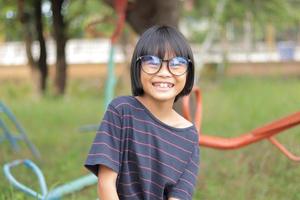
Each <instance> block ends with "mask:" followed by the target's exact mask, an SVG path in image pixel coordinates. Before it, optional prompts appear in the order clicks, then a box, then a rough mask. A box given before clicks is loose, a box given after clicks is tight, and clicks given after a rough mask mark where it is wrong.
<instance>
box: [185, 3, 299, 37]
mask: <svg viewBox="0 0 300 200" xmlns="http://www.w3.org/2000/svg"><path fill="white" fill-rule="evenodd" d="M219 2H221V0H212V1H205V2H204V1H201V0H196V1H195V7H194V9H193V10H192V11H189V12H186V13H185V14H184V16H185V17H187V18H193V19H194V20H195V21H199V20H203V19H204V20H207V21H210V20H211V19H212V18H213V16H214V15H215V10H216V7H217V4H218V3H219ZM299 13H300V2H299V1H298V0H287V1H283V0H269V1H259V0H250V1H249V0H242V1H241V0H226V4H225V8H224V11H223V13H222V16H221V18H220V21H219V24H220V26H221V27H222V28H225V26H226V25H227V24H228V23H231V24H232V25H233V26H234V27H235V29H237V30H238V29H243V26H244V22H245V20H250V22H251V23H252V25H253V26H254V30H255V31H256V33H255V34H256V37H255V38H256V39H262V38H263V37H264V34H263V33H264V32H265V27H266V25H267V24H271V25H273V26H274V27H275V28H276V30H277V31H278V32H285V31H288V30H290V29H291V28H294V27H298V26H299V22H300V14H299ZM190 31H193V26H191V30H190ZM195 34H196V35H197V36H196V38H197V37H198V35H199V33H197V32H196V33H195ZM198 39H200V40H199V41H198V42H201V41H202V40H201V38H198Z"/></svg>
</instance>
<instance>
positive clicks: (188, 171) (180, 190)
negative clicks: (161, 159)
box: [168, 144, 199, 200]
mask: <svg viewBox="0 0 300 200" xmlns="http://www.w3.org/2000/svg"><path fill="white" fill-rule="evenodd" d="M198 172H199V145H198V144H195V145H194V150H193V153H192V155H191V158H190V160H189V162H188V163H187V167H186V168H185V170H184V172H183V173H182V175H181V176H180V178H179V180H178V181H177V183H176V184H175V185H174V186H173V187H171V188H170V190H169V193H168V197H169V198H170V197H174V198H178V199H180V200H192V197H193V193H194V190H195V186H196V183H197V176H198Z"/></svg>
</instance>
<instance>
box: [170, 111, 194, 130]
mask: <svg viewBox="0 0 300 200" xmlns="http://www.w3.org/2000/svg"><path fill="white" fill-rule="evenodd" d="M174 121H176V122H177V124H176V126H177V127H178V128H186V127H190V126H193V123H192V122H190V121H189V120H187V119H185V118H184V117H183V116H181V115H180V114H179V113H177V112H176V111H175V110H174Z"/></svg>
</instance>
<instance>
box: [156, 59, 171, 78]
mask: <svg viewBox="0 0 300 200" xmlns="http://www.w3.org/2000/svg"><path fill="white" fill-rule="evenodd" d="M161 65H162V66H161V68H160V70H159V71H158V72H157V75H158V76H172V74H171V73H170V71H169V69H168V62H166V61H163V62H162V64H161Z"/></svg>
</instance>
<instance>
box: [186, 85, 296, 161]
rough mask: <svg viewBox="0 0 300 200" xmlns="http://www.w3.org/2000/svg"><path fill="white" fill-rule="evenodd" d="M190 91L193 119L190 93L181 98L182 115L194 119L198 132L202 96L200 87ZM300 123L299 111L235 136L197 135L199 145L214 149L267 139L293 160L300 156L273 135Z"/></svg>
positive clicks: (226, 148)
mask: <svg viewBox="0 0 300 200" xmlns="http://www.w3.org/2000/svg"><path fill="white" fill-rule="evenodd" d="M192 93H194V95H195V97H196V108H195V109H194V110H195V116H194V119H192V117H191V113H190V102H191V99H190V97H191V95H189V96H185V97H184V98H183V102H182V103H183V104H182V108H183V109H182V110H183V115H184V117H185V118H186V119H188V120H190V121H194V123H195V126H196V128H197V130H198V133H200V132H201V121H202V98H201V92H200V89H198V88H197V87H194V88H193V91H192ZM299 124H300V112H297V113H294V114H291V115H288V116H286V117H283V118H281V119H279V120H276V121H273V122H271V123H268V124H266V125H264V126H262V127H259V128H256V129H254V130H252V131H250V132H248V133H245V134H243V135H241V136H238V137H235V138H223V137H216V136H209V135H206V134H201V135H199V145H202V146H205V147H210V148H214V149H221V150H228V149H238V148H241V147H244V146H246V145H249V144H252V143H255V142H258V141H261V140H264V139H268V140H269V141H270V142H271V143H272V144H273V145H275V146H276V147H277V148H278V149H279V150H280V151H281V152H282V153H283V154H284V155H286V156H287V157H288V158H289V159H291V160H293V161H298V162H299V161H300V156H296V155H294V154H292V153H291V152H290V151H289V150H287V149H286V148H285V147H284V146H283V145H282V144H281V143H280V142H278V140H276V139H275V137H274V136H275V135H276V134H279V133H280V132H282V131H284V130H287V129H289V128H292V127H294V126H296V125H299Z"/></svg>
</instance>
